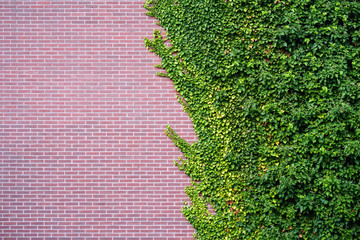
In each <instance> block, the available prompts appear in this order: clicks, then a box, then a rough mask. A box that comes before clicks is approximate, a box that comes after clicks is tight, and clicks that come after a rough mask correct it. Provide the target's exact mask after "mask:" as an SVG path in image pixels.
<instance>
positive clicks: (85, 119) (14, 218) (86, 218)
mask: <svg viewBox="0 0 360 240" xmlns="http://www.w3.org/2000/svg"><path fill="white" fill-rule="evenodd" d="M144 1H145V0H118V1H105V0H104V1H93V0H67V1H63V0H48V1H34V0H27V1H18V0H11V1H1V0H0V80H1V81H0V103H1V104H0V148H1V150H0V164H1V167H0V218H1V219H0V238H1V239H116V238H117V239H156V240H158V239H164V240H170V239H192V233H193V232H194V230H193V228H192V227H191V226H190V224H189V223H188V222H187V221H186V219H185V218H184V217H183V216H182V214H181V212H180V208H181V206H182V201H183V200H185V199H186V195H185V194H184V187H185V186H186V185H188V184H189V179H188V178H187V177H186V176H185V175H184V174H183V173H181V172H179V171H178V169H177V168H176V167H174V166H173V160H174V159H175V158H177V157H178V156H179V155H180V153H179V151H178V150H177V148H175V147H174V146H173V144H172V142H171V141H170V140H169V139H168V138H167V137H166V136H165V135H164V134H163V132H164V129H165V126H166V124H171V125H172V126H173V128H174V129H175V130H176V131H177V132H178V133H179V134H180V135H181V136H183V137H185V138H186V139H188V140H194V139H195V137H194V135H193V129H192V124H191V121H190V120H189V118H188V117H187V115H186V114H185V113H184V112H183V110H182V107H181V106H180V104H179V103H177V101H176V97H175V93H176V92H175V90H174V89H173V85H172V83H171V81H170V80H169V79H166V78H160V77H157V76H156V75H155V72H156V69H155V68H154V67H153V65H154V63H159V59H158V58H156V57H154V56H153V55H152V54H151V53H149V52H148V51H147V50H146V49H145V48H144V45H143V38H144V36H147V37H151V36H152V31H153V29H154V28H158V26H157V25H155V24H154V21H155V20H154V19H153V18H149V17H148V16H146V15H145V9H144V8H143V3H144Z"/></svg>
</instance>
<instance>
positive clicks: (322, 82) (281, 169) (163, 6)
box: [145, 0, 360, 239]
mask: <svg viewBox="0 0 360 240" xmlns="http://www.w3.org/2000/svg"><path fill="white" fill-rule="evenodd" d="M145 7H146V8H147V9H148V10H149V12H148V14H149V15H150V16H154V17H156V18H157V19H158V20H159V25H160V26H162V27H163V28H164V29H165V30H166V38H165V37H163V36H162V35H161V33H160V31H159V30H156V31H155V32H154V38H153V40H149V39H145V43H146V46H147V47H148V48H149V49H150V51H153V52H154V53H155V54H157V55H159V56H160V57H161V59H162V62H161V65H159V66H158V67H160V68H163V69H165V70H166V74H165V73H161V74H160V75H161V76H168V77H169V78H171V79H172V81H173V82H174V85H175V88H176V89H177V90H178V91H179V93H180V95H179V101H180V102H181V103H182V105H183V107H184V110H185V111H186V112H187V113H188V114H189V116H190V118H191V119H192V121H193V123H194V129H195V132H196V134H197V136H198V141H197V142H195V143H193V144H189V143H187V142H186V141H185V140H183V139H181V138H180V137H179V136H178V135H177V134H176V133H175V132H174V131H173V130H172V129H171V128H170V127H169V128H168V129H167V135H168V136H169V137H170V138H171V139H172V140H173V141H174V143H175V144H176V146H178V147H179V148H180V149H181V151H182V152H183V153H184V157H185V158H184V159H180V161H179V162H176V164H177V165H178V167H179V168H180V169H181V170H183V171H184V172H185V173H186V174H187V175H189V176H190V177H191V178H192V186H189V187H188V188H186V190H185V191H186V193H187V194H188V196H189V197H190V199H191V202H190V203H185V206H184V208H183V210H182V211H183V213H184V215H185V216H186V218H187V219H188V220H189V222H190V223H191V224H192V225H193V226H194V227H195V229H196V238H198V239H299V238H300V239H360V187H359V186H360V185H359V184H360V183H359V181H360V120H359V115H360V48H359V45H360V18H359V16H360V3H359V2H357V1H356V0H352V1H351V0H148V1H147V2H146V3H145ZM167 40H169V41H170V44H167V43H166V41H167Z"/></svg>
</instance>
